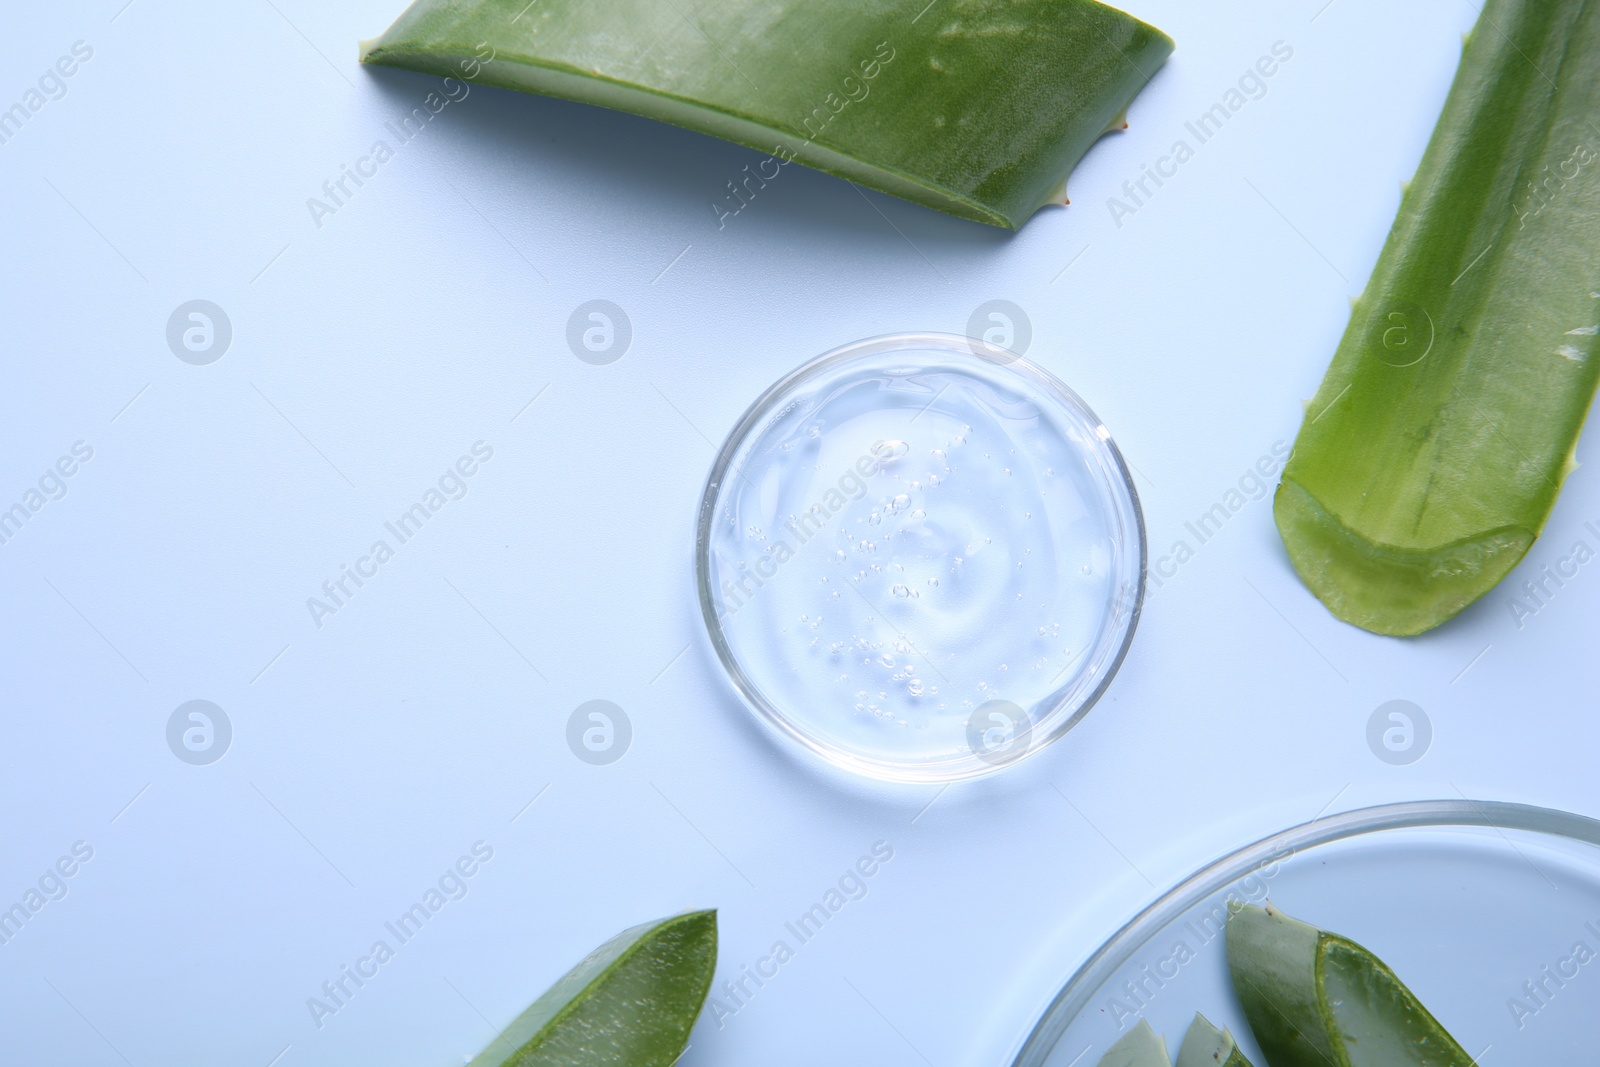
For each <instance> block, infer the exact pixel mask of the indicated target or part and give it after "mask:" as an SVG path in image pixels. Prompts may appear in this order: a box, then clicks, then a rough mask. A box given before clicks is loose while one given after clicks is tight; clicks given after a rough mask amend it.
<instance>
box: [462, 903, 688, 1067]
mask: <svg viewBox="0 0 1600 1067" xmlns="http://www.w3.org/2000/svg"><path fill="white" fill-rule="evenodd" d="M716 965H717V913H716V912H714V911H696V912H690V913H688V914H685V915H678V916H674V917H673V918H670V919H662V920H660V921H658V922H653V923H645V924H643V925H642V926H635V927H633V928H632V929H630V930H624V931H623V932H622V933H620V934H618V935H617V936H616V937H613V938H612V939H611V940H610V941H607V942H606V943H605V944H603V945H601V946H600V947H599V948H597V949H595V950H594V951H593V952H591V953H590V954H589V955H588V957H587V958H585V959H584V960H583V962H581V963H579V964H578V965H577V966H576V967H574V968H572V970H570V971H568V972H567V973H566V974H565V975H564V976H562V978H561V980H560V981H558V982H556V984H555V985H553V986H551V987H550V988H549V989H548V990H546V991H545V994H544V996H542V997H540V998H539V999H538V1000H536V1001H534V1002H533V1005H532V1006H531V1007H529V1008H528V1010H527V1011H524V1012H523V1013H522V1014H521V1015H519V1016H517V1018H516V1019H515V1020H513V1021H512V1023H511V1025H509V1026H507V1027H506V1028H505V1030H504V1031H502V1032H501V1034H500V1036H499V1037H497V1038H495V1040H494V1041H492V1042H490V1044H489V1047H488V1048H486V1049H484V1050H483V1051H482V1052H480V1053H478V1055H477V1056H476V1057H474V1058H473V1060H472V1062H471V1063H470V1064H469V1065H468V1067H671V1065H672V1064H673V1063H674V1062H675V1061H676V1060H677V1059H678V1057H679V1056H680V1055H682V1054H683V1049H684V1046H685V1045H687V1044H688V1041H689V1031H690V1030H691V1029H693V1028H694V1021H695V1017H696V1016H698V1015H699V1014H700V1008H701V1006H702V1005H703V1004H704V1003H705V999H706V994H707V993H708V992H709V991H710V989H711V975H712V972H713V971H715V970H716Z"/></svg>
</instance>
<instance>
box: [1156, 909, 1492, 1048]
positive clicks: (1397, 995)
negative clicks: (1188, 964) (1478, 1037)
mask: <svg viewBox="0 0 1600 1067" xmlns="http://www.w3.org/2000/svg"><path fill="white" fill-rule="evenodd" d="M1227 946H1228V970H1229V972H1230V973H1231V974H1232V976H1233V989H1234V992H1235V993H1236V994H1237V995H1238V997H1239V1003H1240V1005H1241V1006H1242V1007H1243V1008H1244V1014H1245V1018H1246V1019H1248V1020H1249V1022H1250V1031H1251V1033H1253V1034H1254V1035H1255V1038H1256V1043H1257V1044H1258V1045H1260V1046H1261V1051H1262V1053H1263V1054H1264V1055H1265V1056H1266V1058H1267V1063H1268V1064H1269V1065H1270V1067H1473V1060H1472V1057H1471V1056H1468V1055H1467V1053H1466V1051H1465V1050H1463V1049H1462V1047H1461V1046H1460V1045H1458V1044H1456V1042H1455V1039H1454V1038H1452V1037H1451V1036H1450V1035H1449V1033H1447V1032H1446V1031H1445V1028H1444V1027H1443V1026H1440V1025H1439V1022H1438V1020H1437V1019H1435V1018H1434V1017H1433V1016H1432V1015H1430V1014H1429V1013H1428V1009H1427V1008H1424V1007H1423V1006H1422V1003H1421V1002H1420V1001H1419V1000H1417V998H1416V997H1415V996H1414V995H1413V994H1412V992H1411V991H1410V990H1409V989H1407V988H1406V987H1405V985H1404V984H1403V983H1402V982H1401V981H1400V979H1399V978H1397V977H1395V974H1394V972H1393V971H1391V970H1390V969H1389V968H1388V967H1387V966H1385V965H1384V963H1383V961H1382V960H1380V959H1378V957H1376V956H1374V955H1373V954H1372V953H1371V952H1368V951H1367V950H1366V949H1364V948H1362V947H1361V946H1360V945H1358V944H1356V943H1355V942H1354V941H1351V940H1349V939H1347V938H1343V937H1340V936H1339V935H1338V934H1331V933H1328V932H1327V931H1325V930H1319V929H1317V928H1316V927H1315V926H1309V925H1307V924H1306V923H1303V922H1299V921H1297V920H1295V919H1291V918H1289V917H1288V916H1287V915H1285V914H1283V913H1282V912H1281V911H1278V910H1277V909H1275V908H1273V907H1272V906H1271V905H1268V906H1267V907H1266V908H1258V907H1255V906H1253V905H1245V906H1241V907H1237V908H1236V909H1235V910H1234V912H1233V914H1232V915H1231V916H1229V919H1228V929H1227ZM1179 1062H1180V1065H1181V1064H1182V1059H1181V1057H1180V1060H1179Z"/></svg>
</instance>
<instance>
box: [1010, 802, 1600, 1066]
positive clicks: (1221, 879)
mask: <svg viewBox="0 0 1600 1067" xmlns="http://www.w3.org/2000/svg"><path fill="white" fill-rule="evenodd" d="M1269 899H1270V900H1271V901H1272V903H1273V904H1274V905H1275V906H1277V907H1278V908H1281V909H1282V910H1283V911H1284V912H1285V913H1286V914H1288V915H1290V916H1292V917H1294V918H1296V919H1300V920H1302V921H1304V922H1308V923H1311V924H1312V925H1314V926H1320V927H1322V928H1323V929H1326V930H1331V931H1333V932H1335V933H1338V934H1342V935H1344V936H1345V937H1348V938H1350V939H1352V940H1354V941H1356V942H1359V943H1360V944H1362V945H1364V946H1366V947H1367V948H1368V949H1370V950H1371V951H1373V952H1374V953H1376V954H1377V955H1378V957H1379V958H1381V959H1382V960H1383V961H1384V962H1385V963H1387V964H1388V965H1389V966H1390V967H1391V968H1392V969H1393V970H1394V972H1395V973H1396V974H1397V975H1399V977H1400V980H1401V981H1403V982H1405V983H1406V985H1407V986H1409V987H1410V988H1411V990H1412V992H1414V993H1415V994H1417V996H1418V997H1419V998H1420V999H1421V1001H1422V1003H1423V1004H1424V1005H1425V1006H1426V1007H1427V1008H1428V1010H1429V1011H1431V1012H1432V1013H1433V1015H1434V1016H1435V1017H1436V1018H1438V1020H1439V1021H1440V1022H1441V1023H1443V1024H1444V1026H1445V1028H1446V1029H1447V1030H1449V1031H1450V1033H1451V1035H1452V1036H1453V1037H1454V1038H1455V1039H1456V1040H1457V1041H1458V1042H1459V1043H1460V1044H1461V1046H1462V1047H1463V1048H1465V1049H1466V1050H1467V1053H1468V1055H1471V1056H1474V1057H1477V1058H1478V1059H1479V1060H1480V1061H1481V1060H1483V1059H1484V1053H1485V1051H1486V1050H1488V1049H1493V1050H1494V1051H1493V1052H1492V1053H1490V1055H1489V1058H1488V1062H1489V1063H1491V1064H1493V1063H1502V1064H1519V1063H1529V1064H1531V1063H1579V1062H1586V1061H1587V1060H1590V1059H1592V1058H1593V1051H1594V1047H1595V1043H1596V1039H1597V1037H1600V822H1596V821H1595V820H1593V819H1589V818H1585V817H1583V816H1581V815H1572V814H1569V813H1567V812H1562V811H1553V810H1550V809H1548V808H1537V807H1531V806H1528V805H1523V804H1505V803H1496V802H1492V801H1476V800H1430V801H1416V802H1411V803H1404V804H1389V805H1384V806H1381V807H1372V808H1362V809H1359V810H1356V811H1351V812H1347V813H1345V814H1342V815H1332V816H1328V817H1325V818H1321V819H1317V820H1315V821H1313V822H1310V823H1306V824H1304V825H1302V826H1297V827H1294V828H1292V829H1289V830H1285V831H1283V832H1282V833H1278V834H1274V835H1273V836H1271V837H1268V838H1265V839H1263V840H1261V841H1258V842H1256V843H1255V844H1253V845H1249V846H1247V847H1246V848H1242V849H1240V850H1239V851H1237V852H1234V853H1232V854H1231V855H1228V856H1225V857H1223V858H1222V859H1220V860H1218V861H1216V862H1215V863H1213V864H1210V865H1209V866H1207V867H1205V868H1203V869H1202V870H1200V871H1198V872H1196V873H1195V874H1194V875H1192V876H1191V877H1189V878H1188V879H1186V880H1185V881H1184V882H1183V883H1182V884H1180V885H1178V886H1177V887H1176V888H1174V889H1173V890H1171V891H1170V892H1168V893H1167V894H1166V895H1164V896H1163V897H1161V898H1160V899H1159V900H1157V901H1156V902H1155V903H1154V904H1151V905H1150V906H1149V907H1148V908H1146V909H1145V910H1144V911H1142V912H1140V913H1139V915H1138V916H1137V917H1136V918H1134V919H1133V921H1131V922H1129V923H1128V925H1126V926H1124V927H1123V928H1122V929H1121V930H1119V931H1118V932H1117V933H1116V934H1115V935H1114V936H1113V937H1112V938H1111V939H1110V940H1109V941H1107V942H1106V943H1105V944H1104V945H1102V946H1101V947H1100V948H1099V949H1098V950H1097V951H1096V952H1095V953H1094V954H1093V955H1092V956H1090V957H1089V959H1088V961H1087V962H1085V963H1084V964H1083V965H1082V966H1081V967H1080V968H1079V969H1078V970H1077V972H1076V973H1075V974H1074V975H1073V976H1072V977H1071V978H1070V979H1069V980H1068V981H1067V983H1066V985H1065V986H1063V987H1062V989H1061V991H1060V992H1059V993H1057V994H1056V996H1055V998H1054V999H1053V1000H1052V1001H1051V1003H1050V1005H1049V1006H1048V1007H1047V1008H1046V1009H1045V1010H1044V1012H1043V1014H1042V1016H1041V1017H1040V1019H1039V1022H1038V1024H1037V1025H1036V1026H1035V1027H1034V1028H1033V1031H1032V1033H1031V1034H1029V1035H1028V1037H1027V1038H1026V1039H1025V1040H1024V1041H1023V1042H1022V1044H1021V1046H1020V1050H1019V1051H1018V1053H1017V1055H1016V1056H1015V1058H1014V1059H1013V1061H1012V1063H1013V1067H1068V1065H1069V1064H1077V1065H1078V1067H1095V1065H1096V1064H1097V1063H1098V1062H1099V1059H1100V1057H1101V1056H1103V1055H1104V1054H1105V1051H1106V1049H1107V1048H1108V1047H1109V1046H1110V1045H1111V1043H1112V1042H1114V1041H1115V1040H1116V1039H1117V1038H1118V1037H1120V1036H1122V1035H1123V1034H1125V1033H1127V1032H1128V1029H1129V1028H1130V1027H1131V1026H1133V1025H1135V1024H1136V1023H1137V1021H1138V1019H1139V1018H1144V1019H1147V1020H1148V1021H1149V1022H1150V1025H1151V1026H1152V1027H1154V1028H1155V1030H1156V1032H1157V1033H1161V1034H1164V1035H1165V1036H1166V1039H1167V1046H1168V1048H1169V1049H1170V1050H1171V1051H1172V1053H1173V1054H1174V1055H1176V1053H1177V1050H1178V1046H1179V1045H1180V1044H1181V1043H1182V1040H1183V1034H1184V1032H1185V1030H1186V1029H1187V1028H1188V1025H1189V1022H1190V1020H1191V1019H1193V1018H1194V1013H1195V1012H1196V1011H1198V1012H1201V1013H1202V1014H1204V1015H1205V1016H1206V1017H1207V1018H1208V1019H1210V1020H1211V1022H1212V1023H1213V1024H1214V1025H1216V1026H1218V1027H1222V1026H1226V1027H1228V1028H1229V1029H1231V1030H1232V1031H1233V1035H1234V1037H1235V1038H1236V1039H1237V1040H1238V1042H1239V1047H1240V1049H1241V1050H1242V1051H1243V1052H1244V1053H1245V1055H1246V1056H1247V1057H1248V1058H1249V1059H1250V1060H1251V1061H1252V1062H1253V1063H1256V1064H1258V1065H1259V1064H1265V1063H1266V1060H1265V1059H1264V1058H1263V1057H1262V1055H1261V1054H1260V1049H1259V1048H1258V1047H1257V1046H1256V1043H1255V1040H1254V1039H1253V1038H1252V1037H1251V1035H1250V1028H1249V1026H1248V1025H1247V1023H1246V1022H1245V1019H1244V1016H1243V1014H1242V1013H1241V1011H1240V1009H1239V1006H1238V1002H1237V1001H1236V1000H1235V999H1234V996H1233V992H1232V983H1231V981H1230V979H1229V977H1228V967H1227V953H1226V950H1225V947H1224V943H1223V939H1222V927H1223V924H1224V923H1225V921H1226V918H1227V909H1228V902H1229V901H1230V900H1234V901H1244V902H1248V903H1252V904H1260V903H1262V902H1263V901H1265V900H1269ZM1579 943H1582V944H1583V945H1584V946H1585V949H1584V950H1583V951H1578V950H1576V946H1577V945H1578V944H1579ZM1585 955H1587V957H1588V959H1587V962H1584V963H1579V962H1578V959H1577V957H1579V956H1585ZM1591 972H1593V973H1591ZM1552 976H1553V977H1552ZM1519 1004H1520V1005H1521V1007H1516V1005H1519Z"/></svg>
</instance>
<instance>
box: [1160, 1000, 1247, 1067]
mask: <svg viewBox="0 0 1600 1067" xmlns="http://www.w3.org/2000/svg"><path fill="white" fill-rule="evenodd" d="M1177 1067H1254V1065H1253V1064H1252V1063H1251V1062H1250V1061H1249V1060H1248V1059H1246V1058H1245V1054H1244V1053H1242V1052H1240V1051H1239V1046H1238V1045H1237V1044H1235V1043H1234V1040H1233V1035H1232V1034H1231V1033H1229V1032H1228V1031H1227V1029H1226V1028H1224V1029H1222V1030H1218V1029H1217V1028H1216V1027H1215V1026H1212V1025H1211V1020H1209V1019H1207V1018H1206V1017H1205V1016H1204V1015H1201V1014H1200V1013H1199V1012H1195V1016H1194V1022H1192V1023H1190V1024H1189V1032H1188V1033H1186V1034H1184V1035H1183V1044H1182V1046H1180V1047H1179V1049H1178V1063H1177Z"/></svg>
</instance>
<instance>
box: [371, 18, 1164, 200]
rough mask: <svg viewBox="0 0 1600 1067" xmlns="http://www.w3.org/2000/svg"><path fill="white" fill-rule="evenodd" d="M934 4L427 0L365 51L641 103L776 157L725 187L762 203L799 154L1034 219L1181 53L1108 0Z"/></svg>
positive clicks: (883, 186) (512, 82)
mask: <svg viewBox="0 0 1600 1067" xmlns="http://www.w3.org/2000/svg"><path fill="white" fill-rule="evenodd" d="M925 3H926V0H853V2H850V3H836V4H827V5H818V4H816V3H814V2H810V0H672V2H669V3H662V2H660V0H540V2H538V3H534V4H531V5H530V4H529V3H528V0H417V2H416V3H413V4H412V5H411V6H410V7H409V8H407V9H406V11H405V13H404V14H402V15H401V16H400V17H399V19H397V20H396V21H395V23H394V25H393V26H390V27H389V29H388V30H387V31H385V32H384V34H383V35H382V36H381V37H379V38H377V39H376V40H374V41H366V42H363V43H362V47H361V59H362V61H363V62H366V63H378V64H384V65H387V66H393V67H404V68H407V69H409V70H417V71H423V72H425V73H430V74H438V75H443V76H446V77H454V78H457V79H462V78H469V79H471V80H473V81H475V82H477V83H481V84H486V85H498V86H502V87H504V88H508V89H520V90H522V91H524V92H530V93H541V94H544V95H547V96H559V97H565V98H567V99H570V100H577V101H581V102H584V103H590V104H600V105H603V106H605V107H611V108H616V109H618V110H622V111H631V112H633V113H635V114H639V115H644V116H646V117H647V118H654V119H659V120H661V121H663V122H670V123H673V124H675V125H678V126H685V127H688V128H689V129H691V130H698V131H700V132H701V133H708V134H711V135H713V136H716V137H722V138H725V139H727V140H730V141H735V142H738V143H739V144H743V145H748V146H749V147H751V148H755V149H757V150H759V151H761V152H764V153H769V154H770V155H771V157H772V158H771V160H769V161H766V162H770V164H771V166H770V167H763V168H758V169H761V170H762V173H761V174H759V175H757V174H756V173H755V171H751V172H750V173H749V174H748V175H742V176H741V179H740V180H741V181H742V182H743V183H744V184H742V185H741V186H740V187H737V188H734V189H731V190H724V189H714V190H707V192H708V201H710V200H712V199H713V198H716V199H721V198H723V197H729V196H731V195H737V196H740V197H741V201H740V202H742V199H743V198H748V197H753V196H754V195H755V194H756V193H757V191H758V190H759V189H760V188H763V187H764V186H765V181H766V180H770V179H771V178H772V177H773V176H774V175H775V174H777V173H778V171H777V169H776V168H778V167H781V166H783V165H786V164H787V163H788V162H790V161H792V160H798V161H799V162H801V163H804V164H806V165H807V166H810V167H815V168H817V169H818V170H823V171H827V172H828V173H830V174H837V175H839V176H841V177H844V178H848V179H849V180H851V181H854V182H857V183H859V184H861V185H865V186H869V187H871V188H874V189H879V190H882V191H883V192H886V193H892V194H893V195H895V196H900V197H904V198H905V199H907V200H912V201H915V202H916V203H919V204H925V205H927V206H928V207H932V208H937V209H938V210H940V211H946V212H949V213H950V214H953V215H959V216H961V217H963V218H968V219H975V220H977V221H979V222H986V223H989V224H991V225H995V226H1002V227H1005V228H1007V229H1017V228H1018V227H1020V226H1021V225H1022V224H1023V223H1024V222H1026V221H1027V220H1028V218H1029V217H1030V216H1031V215H1032V214H1033V213H1034V212H1035V211H1037V210H1038V209H1039V208H1040V207H1043V206H1044V205H1045V204H1049V203H1061V202H1062V200H1063V199H1064V197H1065V185H1066V179H1067V174H1068V173H1069V172H1070V171H1071V170H1072V168H1073V166H1074V165H1075V164H1076V163H1077V162H1078V160H1079V159H1080V158H1082V156H1083V154H1084V153H1085V152H1087V151H1088V150H1089V147H1090V146H1091V145H1092V144H1093V143H1094V142H1095V141H1096V140H1098V139H1099V137H1100V136H1101V135H1102V134H1103V133H1105V132H1106V131H1107V130H1111V129H1120V128H1121V127H1122V126H1123V124H1124V123H1123V118H1122V116H1123V114H1124V113H1125V112H1126V110H1127V106H1128V104H1129V102H1130V101H1131V100H1132V99H1133V98H1134V96H1135V95H1137V93H1138V92H1139V90H1140V89H1142V88H1143V87H1144V84H1145V82H1146V81H1148V80H1149V78H1150V76H1151V75H1153V74H1154V73H1155V71H1156V69H1157V68H1159V67H1160V66H1161V64H1162V63H1163V62H1165V60H1166V58H1167V56H1168V55H1170V54H1171V52H1172V48H1173V45H1172V41H1171V39H1170V38H1168V37H1167V36H1166V35H1165V34H1164V33H1162V32H1161V31H1160V30H1157V29H1155V28H1153V27H1151V26H1147V25H1145V24H1144V23H1142V22H1140V21H1139V20H1137V19H1135V18H1132V17H1131V16H1129V15H1125V14H1123V13H1122V12H1121V11H1118V10H1116V9H1114V8H1110V7H1106V6H1105V5H1103V4H1099V3H1096V2H1094V0H936V2H935V3H933V4H931V5H927V6H926V7H925V6H924V5H925ZM486 58H487V60H488V61H485V59H486ZM780 161H781V162H780ZM649 166H650V164H649V161H648V160H640V162H639V169H640V171H641V172H644V173H648V170H649ZM752 183H753V184H752ZM730 184H731V183H730ZM713 210H715V208H714V206H713Z"/></svg>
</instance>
